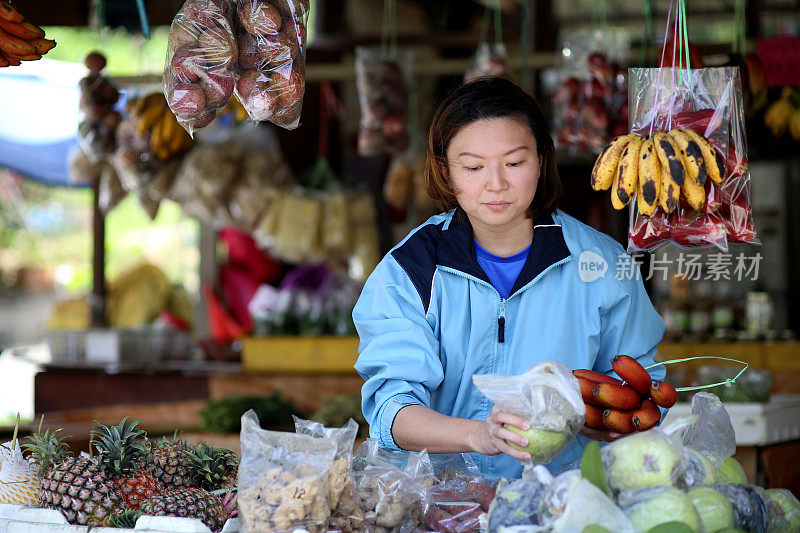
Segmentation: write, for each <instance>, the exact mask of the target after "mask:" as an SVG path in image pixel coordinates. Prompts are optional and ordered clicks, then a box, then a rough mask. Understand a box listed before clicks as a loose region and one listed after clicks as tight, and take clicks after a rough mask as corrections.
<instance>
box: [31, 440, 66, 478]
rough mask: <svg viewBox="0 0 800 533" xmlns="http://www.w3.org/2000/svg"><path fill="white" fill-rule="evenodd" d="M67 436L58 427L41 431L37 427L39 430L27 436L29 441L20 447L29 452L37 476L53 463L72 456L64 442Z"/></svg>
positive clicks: (45, 471)
mask: <svg viewBox="0 0 800 533" xmlns="http://www.w3.org/2000/svg"><path fill="white" fill-rule="evenodd" d="M68 438H70V436H69V435H63V434H62V433H61V430H60V429H56V430H55V431H50V430H49V429H48V430H45V432H44V433H42V431H41V428H39V431H37V432H36V433H33V434H32V435H31V436H30V437H28V439H29V440H30V441H31V442H29V443H24V444H22V447H23V448H25V450H26V451H27V452H28V453H29V454H30V459H31V461H32V462H33V464H35V465H36V468H37V469H38V471H37V475H38V476H39V477H42V476H44V475H45V474H46V473H47V471H48V470H50V469H51V468H52V467H54V466H55V465H57V464H59V463H62V462H64V461H65V460H67V459H68V458H70V457H72V452H71V451H70V449H69V446H68V445H67V443H66V442H64V440H66V439H68Z"/></svg>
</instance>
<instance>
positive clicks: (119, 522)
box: [105, 509, 144, 529]
mask: <svg viewBox="0 0 800 533" xmlns="http://www.w3.org/2000/svg"><path fill="white" fill-rule="evenodd" d="M142 514H144V513H142V512H141V511H137V510H136V509H125V510H124V511H122V512H121V513H117V514H114V515H111V516H110V517H109V519H108V520H107V521H106V525H105V527H118V528H126V529H133V528H135V527H136V521H137V520H138V519H139V517H140V516H142Z"/></svg>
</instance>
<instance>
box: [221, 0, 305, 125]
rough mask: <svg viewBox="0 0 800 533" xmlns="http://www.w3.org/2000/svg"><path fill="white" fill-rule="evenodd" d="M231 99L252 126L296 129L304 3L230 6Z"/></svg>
mask: <svg viewBox="0 0 800 533" xmlns="http://www.w3.org/2000/svg"><path fill="white" fill-rule="evenodd" d="M236 9H237V16H238V19H239V23H240V29H239V34H238V46H239V50H238V52H239V53H238V68H237V76H236V96H237V97H238V98H239V101H240V102H242V105H244V108H245V109H246V110H247V113H248V115H249V116H250V118H251V119H253V120H255V121H264V120H268V121H270V122H272V123H273V124H276V125H278V126H282V127H284V128H287V129H294V128H296V127H297V126H298V125H299V123H300V112H301V110H302V107H303V95H304V94H305V85H306V82H305V50H306V20H307V18H308V10H309V0H236Z"/></svg>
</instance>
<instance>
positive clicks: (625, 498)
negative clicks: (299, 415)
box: [603, 487, 700, 531]
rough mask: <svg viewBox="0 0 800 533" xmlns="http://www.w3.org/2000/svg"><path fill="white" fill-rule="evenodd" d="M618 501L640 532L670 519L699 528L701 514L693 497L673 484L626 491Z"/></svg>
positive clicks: (695, 529)
mask: <svg viewBox="0 0 800 533" xmlns="http://www.w3.org/2000/svg"><path fill="white" fill-rule="evenodd" d="M617 503H618V504H619V506H620V508H621V509H622V510H623V512H625V514H626V515H627V516H628V518H629V519H630V521H631V523H632V524H633V526H634V528H635V529H636V530H637V531H650V529H652V528H654V527H655V526H657V525H659V524H664V523H667V522H682V523H684V524H686V525H687V526H689V527H690V528H691V529H692V531H700V517H699V516H698V514H697V511H696V510H695V508H694V505H693V504H692V500H691V498H689V496H688V495H687V494H686V493H684V492H683V491H681V490H679V489H676V488H674V487H651V488H647V489H642V490H633V491H628V492H623V493H622V494H620V495H619V498H618V499H617ZM603 526H604V527H606V526H605V525H603Z"/></svg>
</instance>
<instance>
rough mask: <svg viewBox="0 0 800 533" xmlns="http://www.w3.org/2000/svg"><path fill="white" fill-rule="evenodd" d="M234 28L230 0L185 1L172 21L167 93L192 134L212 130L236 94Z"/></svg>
mask: <svg viewBox="0 0 800 533" xmlns="http://www.w3.org/2000/svg"><path fill="white" fill-rule="evenodd" d="M234 27H235V24H234V18H233V4H232V3H231V1H230V0H186V3H185V4H183V7H182V8H181V10H180V11H179V12H178V14H177V15H175V18H174V19H173V20H172V25H171V26H170V29H169V44H168V47H167V63H166V68H165V70H164V94H165V95H166V97H167V103H168V104H169V107H170V109H172V112H173V113H175V117H176V118H177V119H178V122H180V124H181V126H183V127H184V128H185V129H186V131H188V132H189V133H193V132H194V130H196V129H198V128H202V127H205V126H207V125H209V124H210V123H211V121H212V120H214V118H215V117H216V116H217V112H218V110H220V109H222V108H223V107H225V106H226V105H228V102H229V101H230V99H231V96H232V95H233V86H234V77H233V68H234V67H235V66H236V60H237V57H238V54H239V47H238V45H237V42H236V36H235V34H234V31H233V29H234Z"/></svg>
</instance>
